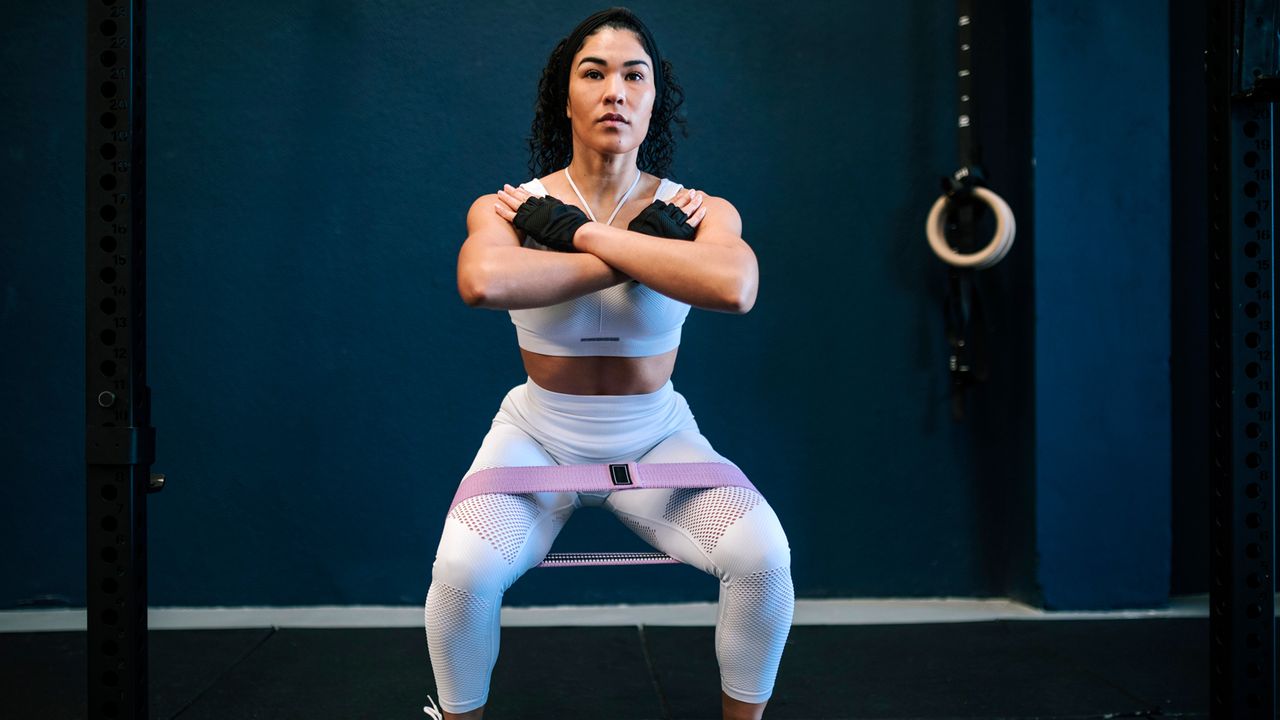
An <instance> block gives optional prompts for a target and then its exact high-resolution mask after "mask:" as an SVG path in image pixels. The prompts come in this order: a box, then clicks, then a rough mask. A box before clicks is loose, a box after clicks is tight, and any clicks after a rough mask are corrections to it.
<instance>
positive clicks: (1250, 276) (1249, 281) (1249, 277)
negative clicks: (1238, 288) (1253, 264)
mask: <svg viewBox="0 0 1280 720" xmlns="http://www.w3.org/2000/svg"><path fill="white" fill-rule="evenodd" d="M1259 280H1260V278H1259V277H1258V273H1256V272H1251V273H1245V275H1244V284H1245V285H1248V286H1249V287H1251V288H1256V287H1258V281H1259Z"/></svg>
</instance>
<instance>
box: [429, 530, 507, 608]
mask: <svg viewBox="0 0 1280 720" xmlns="http://www.w3.org/2000/svg"><path fill="white" fill-rule="evenodd" d="M515 573H516V568H515V567H514V566H513V565H512V564H511V563H510V562H509V561H508V558H507V557H505V556H504V554H503V552H502V550H501V548H499V547H494V544H493V543H492V542H491V541H490V540H489V539H488V538H485V537H482V536H480V535H478V534H476V533H475V532H472V531H471V530H470V529H468V528H467V527H466V526H464V525H462V524H460V523H455V522H453V521H452V520H451V521H449V522H447V523H446V527H445V531H444V534H443V535H442V536H441V538H440V546H439V548H437V550H436V557H435V562H433V563H432V565H431V582H432V583H433V584H434V583H437V582H440V583H444V584H446V585H450V586H452V587H455V588H457V589H459V590H464V591H466V592H468V593H472V594H474V595H479V596H481V597H487V598H492V597H496V596H499V595H501V594H502V593H503V592H504V591H505V590H506V588H507V587H510V585H511V583H512V582H514V581H515V578H514V577H511V576H514V575H515Z"/></svg>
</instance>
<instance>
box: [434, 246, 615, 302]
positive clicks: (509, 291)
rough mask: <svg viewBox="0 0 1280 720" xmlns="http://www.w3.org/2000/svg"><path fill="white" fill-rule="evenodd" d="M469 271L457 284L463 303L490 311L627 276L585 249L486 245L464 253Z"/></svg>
mask: <svg viewBox="0 0 1280 720" xmlns="http://www.w3.org/2000/svg"><path fill="white" fill-rule="evenodd" d="M468 261H469V267H470V269H471V270H472V272H471V273H470V277H468V278H467V279H466V282H464V278H463V273H462V272H459V289H460V290H462V289H463V286H464V285H467V286H468V289H467V290H463V297H464V298H466V299H467V304H468V305H471V306H473V307H483V308H489V309H493V310H520V309H524V308H534V307H545V306H547V305H555V304H556V303H561V302H565V301H567V300H572V299H574V298H577V297H581V296H583V295H586V294H588V293H593V292H596V291H597V290H602V289H604V288H607V287H611V286H613V285H617V284H618V283H620V282H624V281H626V280H627V279H628V278H627V277H626V276H625V275H623V274H622V273H620V272H618V271H617V270H615V269H614V268H613V267H611V266H610V265H609V264H607V263H606V262H604V261H603V260H601V259H600V258H598V257H596V256H595V255H592V254H590V253H585V252H584V253H561V252H553V251H549V250H535V249H533V248H524V247H488V248H485V249H484V251H483V254H482V255H481V256H480V257H478V258H468Z"/></svg>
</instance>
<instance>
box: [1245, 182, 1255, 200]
mask: <svg viewBox="0 0 1280 720" xmlns="http://www.w3.org/2000/svg"><path fill="white" fill-rule="evenodd" d="M1244 194H1245V196H1247V197H1257V196H1258V183H1256V182H1254V181H1252V180H1250V181H1249V182H1247V183H1245V184H1244Z"/></svg>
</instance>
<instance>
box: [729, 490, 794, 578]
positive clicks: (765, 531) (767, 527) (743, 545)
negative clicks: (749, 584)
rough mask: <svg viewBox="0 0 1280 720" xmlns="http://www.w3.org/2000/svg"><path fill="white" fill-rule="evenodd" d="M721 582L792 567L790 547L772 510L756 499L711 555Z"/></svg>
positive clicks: (760, 498) (761, 498) (761, 500)
mask: <svg viewBox="0 0 1280 720" xmlns="http://www.w3.org/2000/svg"><path fill="white" fill-rule="evenodd" d="M711 556H712V559H713V560H715V563H716V566H717V567H718V568H719V569H720V570H721V579H723V580H731V579H733V578H737V577H743V576H746V575H752V574H756V573H762V572H767V571H770V570H776V569H779V568H790V566H791V544H790V542H789V541H788V540H787V534H786V532H785V531H784V530H783V529H782V523H781V521H779V520H778V516H777V514H776V513H775V512H774V511H773V508H772V507H770V506H769V504H768V503H767V502H765V501H764V498H763V497H759V499H758V501H757V502H756V503H755V504H754V506H753V507H752V508H751V509H750V510H748V511H747V512H746V513H744V514H743V515H742V516H741V517H739V518H738V519H737V520H736V521H734V523H733V524H732V525H730V526H729V527H728V528H727V529H726V530H725V532H724V535H723V536H722V537H721V538H720V541H719V542H718V543H717V544H716V547H715V549H714V550H713V551H712V553H711Z"/></svg>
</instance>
